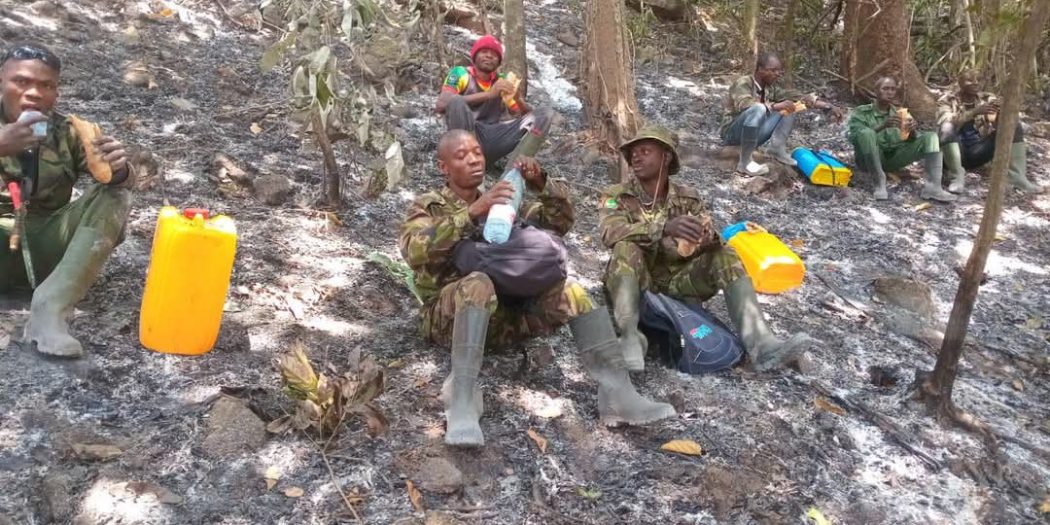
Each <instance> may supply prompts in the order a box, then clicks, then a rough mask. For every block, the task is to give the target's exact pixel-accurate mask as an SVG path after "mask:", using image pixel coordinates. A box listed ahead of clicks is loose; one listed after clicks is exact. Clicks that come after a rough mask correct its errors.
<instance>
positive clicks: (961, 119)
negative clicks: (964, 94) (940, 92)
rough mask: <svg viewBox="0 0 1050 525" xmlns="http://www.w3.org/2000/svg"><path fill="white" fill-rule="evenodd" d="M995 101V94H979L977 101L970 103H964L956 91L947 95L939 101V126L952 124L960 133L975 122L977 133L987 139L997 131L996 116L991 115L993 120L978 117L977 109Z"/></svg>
mask: <svg viewBox="0 0 1050 525" xmlns="http://www.w3.org/2000/svg"><path fill="white" fill-rule="evenodd" d="M995 100H996V97H995V95H994V94H992V93H988V92H983V91H982V92H980V93H978V94H977V99H976V100H975V101H973V102H970V103H966V102H963V101H962V99H960V98H959V93H958V92H956V91H952V92H949V93H945V94H944V96H942V97H941V98H940V100H938V101H937V125H938V126H943V125H944V124H951V125H952V126H954V127H955V130H956V131H959V128H961V127H962V126H963V124H966V123H967V122H973V127H974V129H976V130H977V133H979V134H980V135H981V136H982V137H987V136H988V135H991V134H992V133H993V132H994V131H995V115H991V118H989V115H978V114H977V107H978V106H981V105H984V104H990V103H992V102H994V101H995Z"/></svg>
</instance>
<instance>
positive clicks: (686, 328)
mask: <svg viewBox="0 0 1050 525" xmlns="http://www.w3.org/2000/svg"><path fill="white" fill-rule="evenodd" d="M638 329H639V330H640V331H641V332H642V334H644V335H645V337H646V338H647V339H649V342H650V343H652V344H656V345H657V346H658V347H659V349H660V357H661V359H662V360H663V361H664V363H665V364H666V365H668V366H671V367H674V368H677V369H678V370H680V371H682V372H685V373H687V374H710V373H714V372H718V371H720V370H725V369H727V368H730V367H732V366H733V365H735V364H737V363H738V362H739V361H740V359H741V358H742V357H743V356H744V346H743V345H742V344H741V343H740V340H739V339H738V338H737V337H736V335H734V334H733V332H732V331H730V330H729V328H727V327H726V326H725V325H724V324H722V322H721V321H719V320H718V318H716V317H715V316H713V315H711V313H710V312H708V311H706V310H704V309H703V308H701V307H700V306H699V305H686V304H684V303H682V302H681V301H678V300H676V299H673V298H671V297H668V296H666V295H664V294H654V293H652V292H649V291H647V292H645V296H644V297H643V298H642V313H641V318H640V319H639V322H638Z"/></svg>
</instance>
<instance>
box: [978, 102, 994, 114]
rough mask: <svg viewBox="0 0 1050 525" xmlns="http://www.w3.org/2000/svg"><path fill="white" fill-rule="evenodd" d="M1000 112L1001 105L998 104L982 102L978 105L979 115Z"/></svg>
mask: <svg viewBox="0 0 1050 525" xmlns="http://www.w3.org/2000/svg"><path fill="white" fill-rule="evenodd" d="M998 112H999V106H998V105H996V104H981V105H980V106H977V114H978V115H995V114H996V113H998Z"/></svg>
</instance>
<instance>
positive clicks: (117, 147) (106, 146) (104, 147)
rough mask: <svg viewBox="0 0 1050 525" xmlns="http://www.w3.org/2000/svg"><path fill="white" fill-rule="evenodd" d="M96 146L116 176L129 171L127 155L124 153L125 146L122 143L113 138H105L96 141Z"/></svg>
mask: <svg viewBox="0 0 1050 525" xmlns="http://www.w3.org/2000/svg"><path fill="white" fill-rule="evenodd" d="M94 144H95V147H96V148H98V152H99V153H100V154H101V155H102V160H104V161H106V162H108V163H109V167H110V168H112V169H113V173H114V174H117V173H123V171H124V170H126V169H128V159H127V155H126V154H125V153H124V145H123V144H121V143H120V141H118V140H117V139H115V138H113V137H109V136H103V137H99V138H97V139H95V142H94Z"/></svg>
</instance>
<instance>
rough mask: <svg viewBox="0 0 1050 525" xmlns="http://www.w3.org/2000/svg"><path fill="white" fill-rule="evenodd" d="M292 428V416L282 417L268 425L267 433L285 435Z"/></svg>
mask: <svg viewBox="0 0 1050 525" xmlns="http://www.w3.org/2000/svg"><path fill="white" fill-rule="evenodd" d="M289 428H292V416H281V417H279V418H277V419H275V420H273V421H270V422H269V423H268V424H267V425H266V431H267V432H269V433H271V434H283V433H285V432H287V431H288V429H289Z"/></svg>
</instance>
